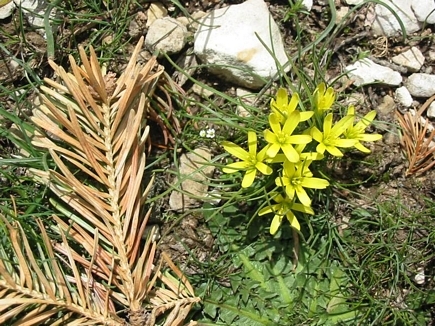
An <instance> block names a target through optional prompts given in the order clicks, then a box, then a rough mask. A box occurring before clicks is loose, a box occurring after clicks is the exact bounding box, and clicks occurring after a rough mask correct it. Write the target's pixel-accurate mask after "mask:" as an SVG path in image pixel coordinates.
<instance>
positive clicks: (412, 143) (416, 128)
mask: <svg viewBox="0 0 435 326" xmlns="http://www.w3.org/2000/svg"><path fill="white" fill-rule="evenodd" d="M434 100H435V96H432V97H431V98H430V99H428V100H427V101H426V103H424V105H422V107H421V108H420V109H419V110H418V112H417V113H416V114H415V115H413V114H411V113H410V112H406V113H405V114H404V115H402V114H401V113H399V112H398V111H396V117H397V119H398V120H399V124H400V127H401V129H402V136H401V139H400V144H401V146H402V148H403V149H404V150H405V153H406V156H407V158H408V162H409V166H408V169H407V171H406V176H410V175H413V174H421V173H424V172H426V171H427V170H429V169H430V168H432V167H433V166H434V165H435V157H434V153H435V146H434V145H433V143H432V142H433V141H434V139H435V138H434V137H435V129H434V130H432V131H431V132H430V134H429V135H427V132H428V128H429V125H430V121H429V120H428V119H426V118H424V117H422V114H423V112H424V111H425V110H426V109H427V107H428V106H429V105H430V103H432V102H433V101H434Z"/></svg>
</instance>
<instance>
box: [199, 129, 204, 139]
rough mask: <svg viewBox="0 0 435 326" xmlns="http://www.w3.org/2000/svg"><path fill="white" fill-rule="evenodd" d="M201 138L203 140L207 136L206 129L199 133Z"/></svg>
mask: <svg viewBox="0 0 435 326" xmlns="http://www.w3.org/2000/svg"><path fill="white" fill-rule="evenodd" d="M199 136H200V137H203V138H204V137H205V136H206V132H205V130H204V129H202V130H201V131H200V132H199Z"/></svg>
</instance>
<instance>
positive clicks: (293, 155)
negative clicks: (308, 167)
mask: <svg viewBox="0 0 435 326" xmlns="http://www.w3.org/2000/svg"><path fill="white" fill-rule="evenodd" d="M282 151H283V153H284V155H285V157H286V158H287V159H288V160H289V161H290V162H293V163H297V162H299V153H298V152H297V151H296V150H295V149H294V148H293V146H292V145H290V144H284V145H282Z"/></svg>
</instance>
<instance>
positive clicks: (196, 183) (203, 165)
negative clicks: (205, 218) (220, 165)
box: [169, 148, 214, 211]
mask: <svg viewBox="0 0 435 326" xmlns="http://www.w3.org/2000/svg"><path fill="white" fill-rule="evenodd" d="M209 162H211V153H210V151H209V150H208V149H206V148H197V149H195V150H194V151H192V152H190V153H187V154H183V155H181V157H180V166H179V170H178V176H177V178H176V180H175V181H174V187H175V188H176V189H175V190H173V191H172V192H171V195H170V197H169V206H170V208H171V209H172V210H175V211H183V210H184V209H187V208H192V207H196V206H198V205H199V204H200V203H201V201H203V200H204V199H205V198H206V197H207V194H208V185H207V179H208V178H210V177H211V176H212V175H213V172H214V167H213V166H212V165H208V163H209ZM177 189H179V190H177Z"/></svg>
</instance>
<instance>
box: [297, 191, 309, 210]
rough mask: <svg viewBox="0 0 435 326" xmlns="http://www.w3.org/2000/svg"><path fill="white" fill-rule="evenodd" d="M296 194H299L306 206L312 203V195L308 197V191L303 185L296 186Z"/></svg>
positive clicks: (300, 199)
mask: <svg viewBox="0 0 435 326" xmlns="http://www.w3.org/2000/svg"><path fill="white" fill-rule="evenodd" d="M296 196H298V199H299V201H300V202H301V203H302V205H304V206H310V205H311V199H310V197H308V194H307V192H306V191H305V189H304V188H302V187H301V186H297V187H296Z"/></svg>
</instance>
